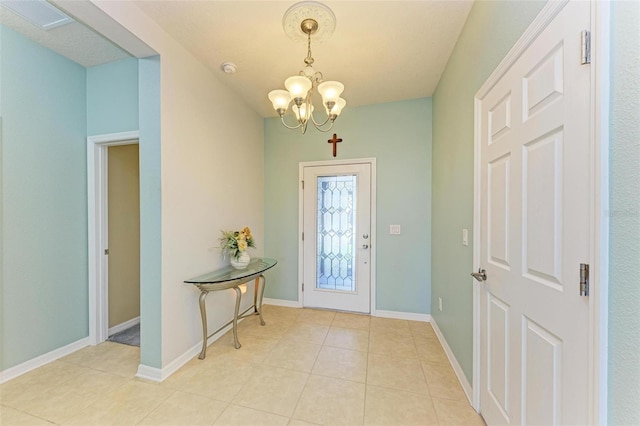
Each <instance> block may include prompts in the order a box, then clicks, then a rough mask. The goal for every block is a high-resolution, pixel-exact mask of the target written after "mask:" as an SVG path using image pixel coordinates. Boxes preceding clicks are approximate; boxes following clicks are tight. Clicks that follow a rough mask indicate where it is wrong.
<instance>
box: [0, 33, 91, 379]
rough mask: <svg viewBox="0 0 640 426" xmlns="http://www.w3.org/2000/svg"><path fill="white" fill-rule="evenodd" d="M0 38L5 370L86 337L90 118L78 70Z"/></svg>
mask: <svg viewBox="0 0 640 426" xmlns="http://www.w3.org/2000/svg"><path fill="white" fill-rule="evenodd" d="M0 32H1V38H0V39H1V43H2V44H1V54H2V62H1V66H2V69H1V73H0V74H1V79H2V81H1V85H2V98H1V100H0V102H1V103H2V114H3V116H2V121H3V123H2V124H3V126H2V132H3V133H2V246H3V252H2V254H3V256H2V291H3V298H2V321H1V322H2V354H1V360H0V369H2V370H4V369H6V368H9V367H12V366H15V365H17V364H20V363H22V362H24V361H27V360H30V359H32V358H35V357H37V356H39V355H42V354H43V353H46V352H49V351H51V350H54V349H57V348H59V347H61V346H65V345H67V344H70V343H73V342H75V341H77V340H79V339H82V338H83V337H86V336H87V335H88V311H87V187H86V186H87V177H86V162H87V157H86V148H85V145H86V142H85V138H86V133H87V132H86V130H87V129H86V123H87V115H86V71H85V68H83V67H81V66H80V65H77V64H76V63H74V62H71V61H69V60H67V59H65V58H63V57H61V56H59V55H57V54H55V53H53V52H52V51H50V50H48V49H45V48H43V47H40V46H39V45H37V44H35V43H33V42H31V41H30V40H28V39H26V38H24V37H23V36H21V35H18V34H17V33H15V32H13V31H12V30H10V29H8V28H6V27H4V26H0ZM52 323H53V324H55V326H52Z"/></svg>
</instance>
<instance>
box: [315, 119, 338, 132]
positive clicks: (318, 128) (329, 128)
mask: <svg viewBox="0 0 640 426" xmlns="http://www.w3.org/2000/svg"><path fill="white" fill-rule="evenodd" d="M333 123H334V122H333V121H332V122H331V124H330V125H329V127H327V128H326V129H322V128H321V127H320V126H322V124H321V125H320V126H318V125H316V123H315V122H314V123H313V125H314V126H315V127H316V129H317V130H318V131H320V132H323V133H326V132H328V131H329V130H331V129H332V128H333ZM323 124H326V121H325V122H324V123H323Z"/></svg>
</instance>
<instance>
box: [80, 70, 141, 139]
mask: <svg viewBox="0 0 640 426" xmlns="http://www.w3.org/2000/svg"><path fill="white" fill-rule="evenodd" d="M134 130H138V59H136V58H129V59H124V60H122V61H117V62H111V63H108V64H105V65H100V66H96V67H91V68H87V134H88V135H89V136H92V135H103V134H107V133H119V132H128V131H134Z"/></svg>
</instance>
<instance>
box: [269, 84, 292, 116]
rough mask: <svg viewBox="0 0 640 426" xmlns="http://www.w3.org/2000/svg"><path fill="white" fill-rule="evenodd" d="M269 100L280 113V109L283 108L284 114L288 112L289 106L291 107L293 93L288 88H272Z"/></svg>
mask: <svg viewBox="0 0 640 426" xmlns="http://www.w3.org/2000/svg"><path fill="white" fill-rule="evenodd" d="M269 100H270V101H271V103H272V104H273V109H275V110H276V111H278V114H280V110H282V114H284V113H285V112H287V108H289V103H290V102H291V95H289V92H287V91H286V90H272V91H271V92H269Z"/></svg>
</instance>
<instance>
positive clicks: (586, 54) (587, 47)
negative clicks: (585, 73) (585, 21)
mask: <svg viewBox="0 0 640 426" xmlns="http://www.w3.org/2000/svg"><path fill="white" fill-rule="evenodd" d="M580 38H581V43H580V45H581V50H582V54H581V59H580V63H581V64H582V65H587V64H590V63H591V31H589V30H583V31H582V32H581V33H580Z"/></svg>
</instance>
